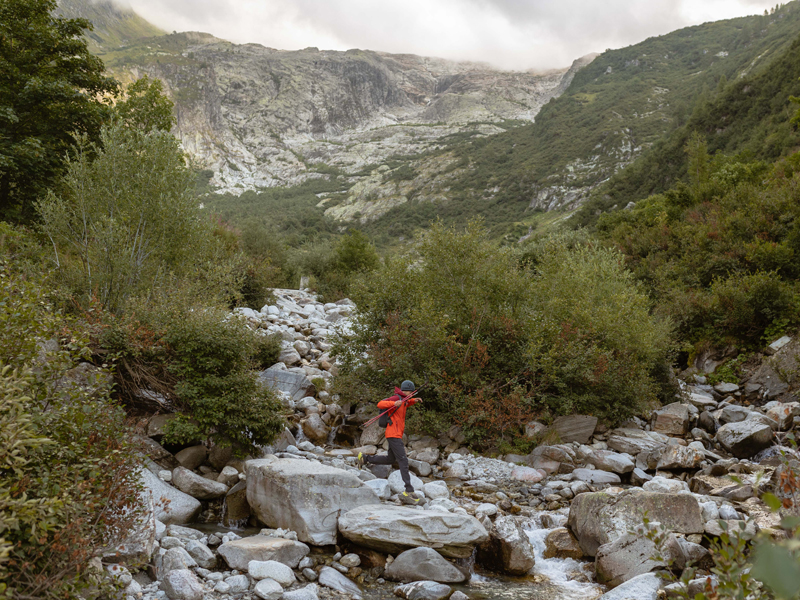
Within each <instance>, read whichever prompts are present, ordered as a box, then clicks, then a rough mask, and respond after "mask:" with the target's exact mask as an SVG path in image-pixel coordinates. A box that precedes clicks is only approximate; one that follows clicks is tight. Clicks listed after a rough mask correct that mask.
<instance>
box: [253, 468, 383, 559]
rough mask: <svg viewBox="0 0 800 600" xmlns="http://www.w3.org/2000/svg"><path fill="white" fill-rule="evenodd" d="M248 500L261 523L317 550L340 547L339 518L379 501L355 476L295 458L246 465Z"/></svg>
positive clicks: (370, 489) (372, 491)
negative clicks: (291, 534)
mask: <svg viewBox="0 0 800 600" xmlns="http://www.w3.org/2000/svg"><path fill="white" fill-rule="evenodd" d="M247 500H248V503H249V504H250V507H251V508H252V510H253V512H254V513H255V514H256V515H258V518H259V519H260V520H261V521H262V522H263V523H266V524H267V525H269V526H270V527H282V528H285V529H290V530H292V531H296V532H297V537H298V539H299V540H301V541H304V542H309V543H311V544H314V545H316V546H325V545H330V544H335V543H336V517H337V515H340V514H342V513H344V512H346V511H348V510H351V509H353V508H355V507H358V506H362V505H366V504H378V503H379V502H380V500H379V499H378V496H377V494H376V493H375V491H374V490H373V489H372V488H370V487H369V486H367V485H366V484H365V483H364V482H363V481H361V480H360V479H359V478H358V477H357V476H356V475H355V474H353V473H352V472H349V471H344V470H342V469H335V468H333V467H329V466H326V465H322V464H318V463H314V462H311V461H306V460H293V459H263V460H251V461H248V462H247Z"/></svg>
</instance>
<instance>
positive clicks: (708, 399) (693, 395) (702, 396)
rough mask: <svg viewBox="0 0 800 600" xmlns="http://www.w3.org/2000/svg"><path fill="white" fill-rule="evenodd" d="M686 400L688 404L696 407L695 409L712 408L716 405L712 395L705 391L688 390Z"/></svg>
mask: <svg viewBox="0 0 800 600" xmlns="http://www.w3.org/2000/svg"><path fill="white" fill-rule="evenodd" d="M687 400H688V401H689V404H691V405H692V406H694V407H695V408H697V410H700V411H703V410H714V409H715V408H716V407H717V404H718V403H717V401H716V400H714V396H712V395H711V394H707V393H705V392H697V391H695V392H690V393H689V395H688V397H687Z"/></svg>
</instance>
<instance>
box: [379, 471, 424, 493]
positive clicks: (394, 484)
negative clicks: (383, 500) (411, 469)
mask: <svg viewBox="0 0 800 600" xmlns="http://www.w3.org/2000/svg"><path fill="white" fill-rule="evenodd" d="M409 475H410V476H411V485H412V486H413V488H414V491H415V492H418V491H420V490H422V489H423V487H422V486H423V485H424V484H423V483H422V480H421V479H420V478H419V477H417V476H416V475H414V474H413V473H409ZM388 481H389V487H391V488H392V492H393V493H395V494H399V493H401V492H403V491H404V490H405V489H406V484H405V483H403V476H402V474H401V473H400V471H392V473H391V474H390V475H389V479H388Z"/></svg>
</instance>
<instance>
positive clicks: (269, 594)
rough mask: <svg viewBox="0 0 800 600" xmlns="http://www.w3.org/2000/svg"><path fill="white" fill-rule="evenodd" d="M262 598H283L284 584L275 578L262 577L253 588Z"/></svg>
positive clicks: (273, 599)
mask: <svg viewBox="0 0 800 600" xmlns="http://www.w3.org/2000/svg"><path fill="white" fill-rule="evenodd" d="M253 591H254V592H255V594H256V596H258V597H259V598H261V600H280V599H281V598H283V586H282V585H281V584H280V583H278V582H277V581H275V580H274V579H261V580H260V581H258V582H256V585H255V587H254V588H253Z"/></svg>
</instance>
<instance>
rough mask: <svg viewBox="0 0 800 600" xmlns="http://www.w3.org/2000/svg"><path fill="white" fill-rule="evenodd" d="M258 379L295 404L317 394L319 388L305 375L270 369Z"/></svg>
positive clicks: (274, 368) (260, 374) (263, 372)
mask: <svg viewBox="0 0 800 600" xmlns="http://www.w3.org/2000/svg"><path fill="white" fill-rule="evenodd" d="M295 354H296V353H295ZM258 377H259V380H260V381H261V382H262V383H263V384H264V385H266V386H267V387H270V388H272V389H274V390H277V391H279V392H283V393H284V394H287V395H288V396H289V397H290V398H291V399H292V400H294V401H295V402H296V401H298V400H301V399H302V398H305V397H306V396H314V395H316V393H317V388H316V387H315V386H314V384H313V383H311V380H310V379H309V378H308V377H306V376H305V374H303V373H295V372H294V371H286V370H284V369H280V368H277V367H270V368H269V369H267V370H266V371H262V372H261V373H259V375H258Z"/></svg>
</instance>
